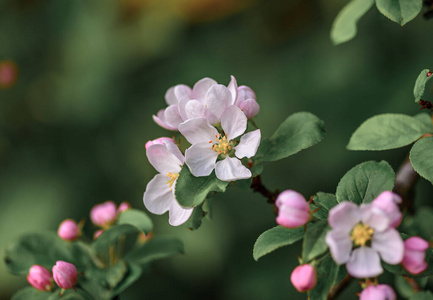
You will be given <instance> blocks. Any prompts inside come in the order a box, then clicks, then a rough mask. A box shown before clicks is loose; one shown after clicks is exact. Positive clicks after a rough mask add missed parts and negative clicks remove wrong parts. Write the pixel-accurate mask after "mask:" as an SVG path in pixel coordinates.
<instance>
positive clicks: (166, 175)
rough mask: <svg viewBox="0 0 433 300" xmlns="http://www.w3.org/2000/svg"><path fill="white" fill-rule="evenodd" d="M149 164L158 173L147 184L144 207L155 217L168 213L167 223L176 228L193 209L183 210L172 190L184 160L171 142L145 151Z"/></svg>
mask: <svg viewBox="0 0 433 300" xmlns="http://www.w3.org/2000/svg"><path fill="white" fill-rule="evenodd" d="M146 155H147V158H148V159H149V162H150V164H151V165H152V166H153V167H154V168H155V169H156V170H157V171H158V172H159V173H160V174H157V175H155V177H153V179H152V180H151V181H150V182H149V183H148V184H147V187H146V191H145V192H144V195H143V202H144V206H145V207H146V208H147V209H148V210H149V211H150V212H151V213H154V214H157V215H162V214H163V213H165V212H167V211H168V214H169V221H168V222H169V223H170V225H172V226H178V225H181V224H183V223H185V222H186V221H187V220H188V219H189V217H190V216H191V214H192V211H193V208H184V207H182V206H181V205H180V204H179V203H178V202H177V200H176V197H175V193H174V188H175V186H176V181H177V178H178V176H179V172H180V170H181V169H182V165H183V164H184V161H185V158H184V156H183V155H182V153H181V152H180V150H179V148H178V147H177V146H176V144H174V143H173V142H171V141H168V140H165V141H164V142H163V143H162V144H153V145H151V146H149V147H148V148H147V149H146Z"/></svg>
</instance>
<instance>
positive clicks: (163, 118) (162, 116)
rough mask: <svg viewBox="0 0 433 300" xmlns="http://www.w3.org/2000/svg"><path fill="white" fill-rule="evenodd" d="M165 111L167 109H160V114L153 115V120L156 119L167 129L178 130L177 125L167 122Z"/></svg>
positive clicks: (156, 121) (157, 122)
mask: <svg viewBox="0 0 433 300" xmlns="http://www.w3.org/2000/svg"><path fill="white" fill-rule="evenodd" d="M164 112H165V110H164V109H161V110H160V111H158V114H157V115H156V116H155V115H153V116H152V118H153V121H155V123H156V124H158V125H159V126H161V127H162V128H165V129H167V130H177V127H173V126H170V125H168V124H167V123H166V122H165V116H164Z"/></svg>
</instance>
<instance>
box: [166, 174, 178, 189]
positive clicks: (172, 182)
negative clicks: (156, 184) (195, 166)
mask: <svg viewBox="0 0 433 300" xmlns="http://www.w3.org/2000/svg"><path fill="white" fill-rule="evenodd" d="M167 177H168V178H170V179H169V180H168V181H167V184H168V186H169V187H170V191H171V190H173V189H171V187H172V186H173V184H174V182H175V180H176V179H177V177H179V173H171V172H168V173H167Z"/></svg>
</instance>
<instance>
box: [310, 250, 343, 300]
mask: <svg viewBox="0 0 433 300" xmlns="http://www.w3.org/2000/svg"><path fill="white" fill-rule="evenodd" d="M338 270H339V267H338V266H337V265H336V264H335V262H334V260H333V259H332V257H331V256H330V255H329V254H328V255H326V257H325V258H324V259H322V260H320V262H319V263H318V264H317V265H316V274H317V284H316V286H315V287H314V288H313V289H312V290H311V291H309V292H308V297H309V299H312V300H313V299H314V300H326V299H327V297H328V293H329V290H330V289H331V287H332V285H333V283H334V281H335V279H336V278H337V274H338Z"/></svg>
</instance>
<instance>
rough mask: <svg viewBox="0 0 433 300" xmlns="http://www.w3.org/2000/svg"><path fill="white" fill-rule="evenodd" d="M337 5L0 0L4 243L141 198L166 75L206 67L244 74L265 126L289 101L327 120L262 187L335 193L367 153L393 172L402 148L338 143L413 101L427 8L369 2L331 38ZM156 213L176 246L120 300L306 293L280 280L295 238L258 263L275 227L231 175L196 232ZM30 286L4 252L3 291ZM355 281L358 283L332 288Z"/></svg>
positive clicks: (281, 115) (426, 51)
mask: <svg viewBox="0 0 433 300" xmlns="http://www.w3.org/2000/svg"><path fill="white" fill-rule="evenodd" d="M345 4H346V1H344V0H326V1H324V0H322V1H319V0H311V1H303V0H292V1H281V0H267V1H255V0H237V1H231V0H86V1H84V0H68V1H60V0H45V1H42V0H2V1H0V62H2V61H13V62H14V63H15V64H16V66H17V69H18V75H17V78H16V82H15V83H14V85H12V86H10V87H9V88H3V89H0V128H1V130H0V201H1V202H0V203H1V209H0V251H1V252H3V251H4V249H5V248H6V246H7V245H8V244H9V243H11V242H12V241H13V240H14V239H15V238H16V237H18V236H19V235H20V234H23V233H25V232H29V231H35V230H42V229H52V230H56V229H57V226H58V224H59V223H60V222H61V221H62V220H63V219H65V218H74V219H76V220H80V219H81V218H82V217H85V218H88V215H89V210H90V208H91V207H92V206H93V205H95V204H97V203H100V202H103V201H106V200H109V199H111V200H114V201H116V202H117V203H120V202H121V201H129V202H130V203H131V204H132V205H133V206H134V207H137V208H140V209H143V210H145V208H144V205H143V203H142V194H143V192H144V189H145V187H146V184H147V182H148V181H149V180H150V179H151V178H152V177H153V176H154V175H155V173H156V172H155V170H154V169H153V168H152V167H151V166H150V164H149V163H148V162H147V159H146V156H145V151H144V144H145V142H146V141H147V140H149V139H154V138H157V137H159V136H163V135H171V133H169V132H167V131H165V130H163V129H162V128H160V127H158V126H157V125H156V124H154V123H153V121H152V114H156V112H157V111H158V110H159V109H161V108H164V107H165V102H164V93H165V91H166V90H167V89H168V88H169V87H170V86H173V85H175V84H180V83H184V84H188V85H190V86H192V85H193V84H194V83H195V82H196V81H197V80H199V79H201V78H203V77H211V78H214V79H215V80H217V81H218V82H220V83H223V84H228V82H229V80H230V75H234V76H235V77H236V78H237V80H238V83H239V84H243V85H248V86H250V87H252V88H253V89H254V90H255V92H256V93H257V97H258V102H259V103H260V105H261V112H260V114H259V115H258V117H257V118H256V123H257V124H258V125H259V126H260V128H261V129H262V136H264V137H267V136H269V135H270V134H272V132H273V131H274V130H275V129H276V128H277V127H278V125H279V124H280V123H281V122H282V121H283V120H284V119H285V118H286V117H287V116H288V115H289V114H292V113H294V112H298V111H310V112H312V113H314V114H316V115H318V116H319V117H320V118H321V119H323V120H324V121H325V123H326V128H327V136H326V138H325V140H324V141H323V142H321V143H320V144H318V145H317V146H314V147H313V148H311V149H309V150H306V151H303V152H301V153H299V154H296V155H295V156H292V157H290V158H288V159H286V160H283V161H280V162H277V163H269V164H267V165H265V171H264V172H263V174H262V177H263V181H264V183H265V185H267V186H268V187H269V188H271V189H276V188H278V189H287V188H291V189H296V190H298V191H300V192H301V193H303V194H304V195H305V196H306V197H309V196H310V195H313V194H314V193H316V192H317V191H325V192H335V188H336V185H337V183H338V181H339V179H340V178H341V176H343V174H344V173H345V172H346V171H347V170H349V169H350V168H352V167H353V166H355V165H356V164H358V163H360V162H363V161H365V160H370V159H375V160H382V159H385V160H387V161H388V162H389V163H390V164H391V165H392V166H393V167H394V169H397V168H398V166H399V164H400V162H401V161H402V160H403V159H404V158H405V156H406V154H407V152H408V149H409V148H404V149H399V150H391V151H384V152H349V151H347V150H345V145H346V144H347V142H348V140H349V138H350V135H351V133H352V132H353V131H354V130H355V129H356V128H357V127H358V126H359V125H360V124H361V123H362V122H363V121H364V120H365V119H367V118H368V117H370V116H373V115H375V114H379V113H385V112H394V113H406V114H411V115H413V114H416V113H418V112H419V107H418V105H416V104H414V102H413V96H412V89H413V84H414V82H415V79H416V77H417V75H418V73H419V72H420V71H421V70H422V69H424V68H429V67H432V66H433V64H432V53H431V49H432V44H433V40H432V39H431V27H432V24H433V23H432V22H433V21H427V20H424V19H423V18H422V17H421V16H419V17H417V18H416V19H415V20H414V21H412V22H410V23H408V24H407V25H406V26H404V27H400V26H399V25H398V24H396V23H393V22H391V21H389V20H388V19H386V18H385V17H384V16H382V15H381V14H379V12H378V11H377V10H376V9H372V10H371V11H370V12H369V13H368V14H367V15H366V16H365V17H364V18H363V19H362V20H361V22H360V26H359V33H358V35H357V37H356V38H355V39H354V40H352V41H350V42H349V43H346V44H343V45H341V46H338V47H335V46H333V45H332V43H331V41H330V39H329V31H330V28H331V25H332V21H333V19H334V18H335V16H336V14H337V13H338V11H339V10H340V9H341V8H342V7H343V6H344V5H345ZM429 32H430V34H429ZM432 191H433V190H432V186H431V184H429V183H428V182H427V181H425V180H420V181H419V183H418V185H417V192H418V193H417V198H416V201H417V203H416V204H417V205H418V206H421V205H429V203H430V202H431V194H432ZM152 219H153V220H154V222H155V227H156V230H155V234H169V235H175V236H178V237H179V238H181V239H182V240H183V241H184V243H185V248H186V254H185V255H183V256H176V257H174V258H171V259H169V260H165V261H160V262H157V263H154V264H153V267H152V269H151V271H149V272H148V273H146V274H145V275H144V276H143V277H142V279H141V280H139V281H138V282H137V283H135V284H134V285H133V286H132V287H131V288H129V289H128V290H127V291H126V292H125V293H124V294H123V295H122V296H121V299H173V297H176V299H179V300H180V299H218V300H221V299H227V300H232V299H233V300H234V299H241V300H242V299H248V300H256V299H257V300H259V299H260V300H261V299H288V298H290V299H305V298H306V296H305V295H304V294H299V293H297V292H296V291H295V289H294V288H293V287H292V285H291V284H290V281H289V276H290V273H291V270H292V269H293V267H294V266H295V265H296V264H297V258H296V255H299V254H300V245H299V244H296V245H295V246H294V247H290V248H289V247H286V248H283V249H281V250H278V251H276V252H275V253H273V254H271V255H269V256H266V257H264V258H262V259H261V260H260V261H259V262H255V261H254V260H253V257H252V249H253V245H254V242H255V240H256V238H257V237H258V236H259V235H260V234H261V233H262V232H263V231H265V230H267V229H269V228H271V227H273V226H275V216H274V214H273V210H272V206H269V205H268V204H266V201H265V199H263V198H262V197H261V196H260V195H256V194H253V193H252V192H243V191H240V190H238V189H237V188H231V189H229V190H228V192H226V193H224V194H219V195H217V196H216V197H215V201H214V211H213V220H212V221H205V223H204V224H203V226H202V227H201V228H200V229H199V230H198V231H189V230H187V229H186V228H185V227H183V226H181V227H179V228H173V227H170V226H169V225H168V223H167V215H164V216H154V215H152ZM87 227H88V229H89V230H92V229H93V228H92V227H91V225H89V224H87ZM385 277H386V276H384V281H386V280H387V279H386V278H385ZM25 285H26V282H25V278H19V277H16V276H13V275H10V274H8V273H7V272H6V269H5V266H4V264H3V263H2V264H0V299H9V298H10V296H11V294H12V293H13V292H14V291H16V290H17V289H18V288H20V287H22V286H25ZM355 292H359V286H358V285H357V283H356V282H354V283H353V284H352V286H351V288H350V289H349V290H347V291H346V292H345V293H344V294H343V295H341V297H340V299H352V298H353V299H355V298H356V297H355Z"/></svg>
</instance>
